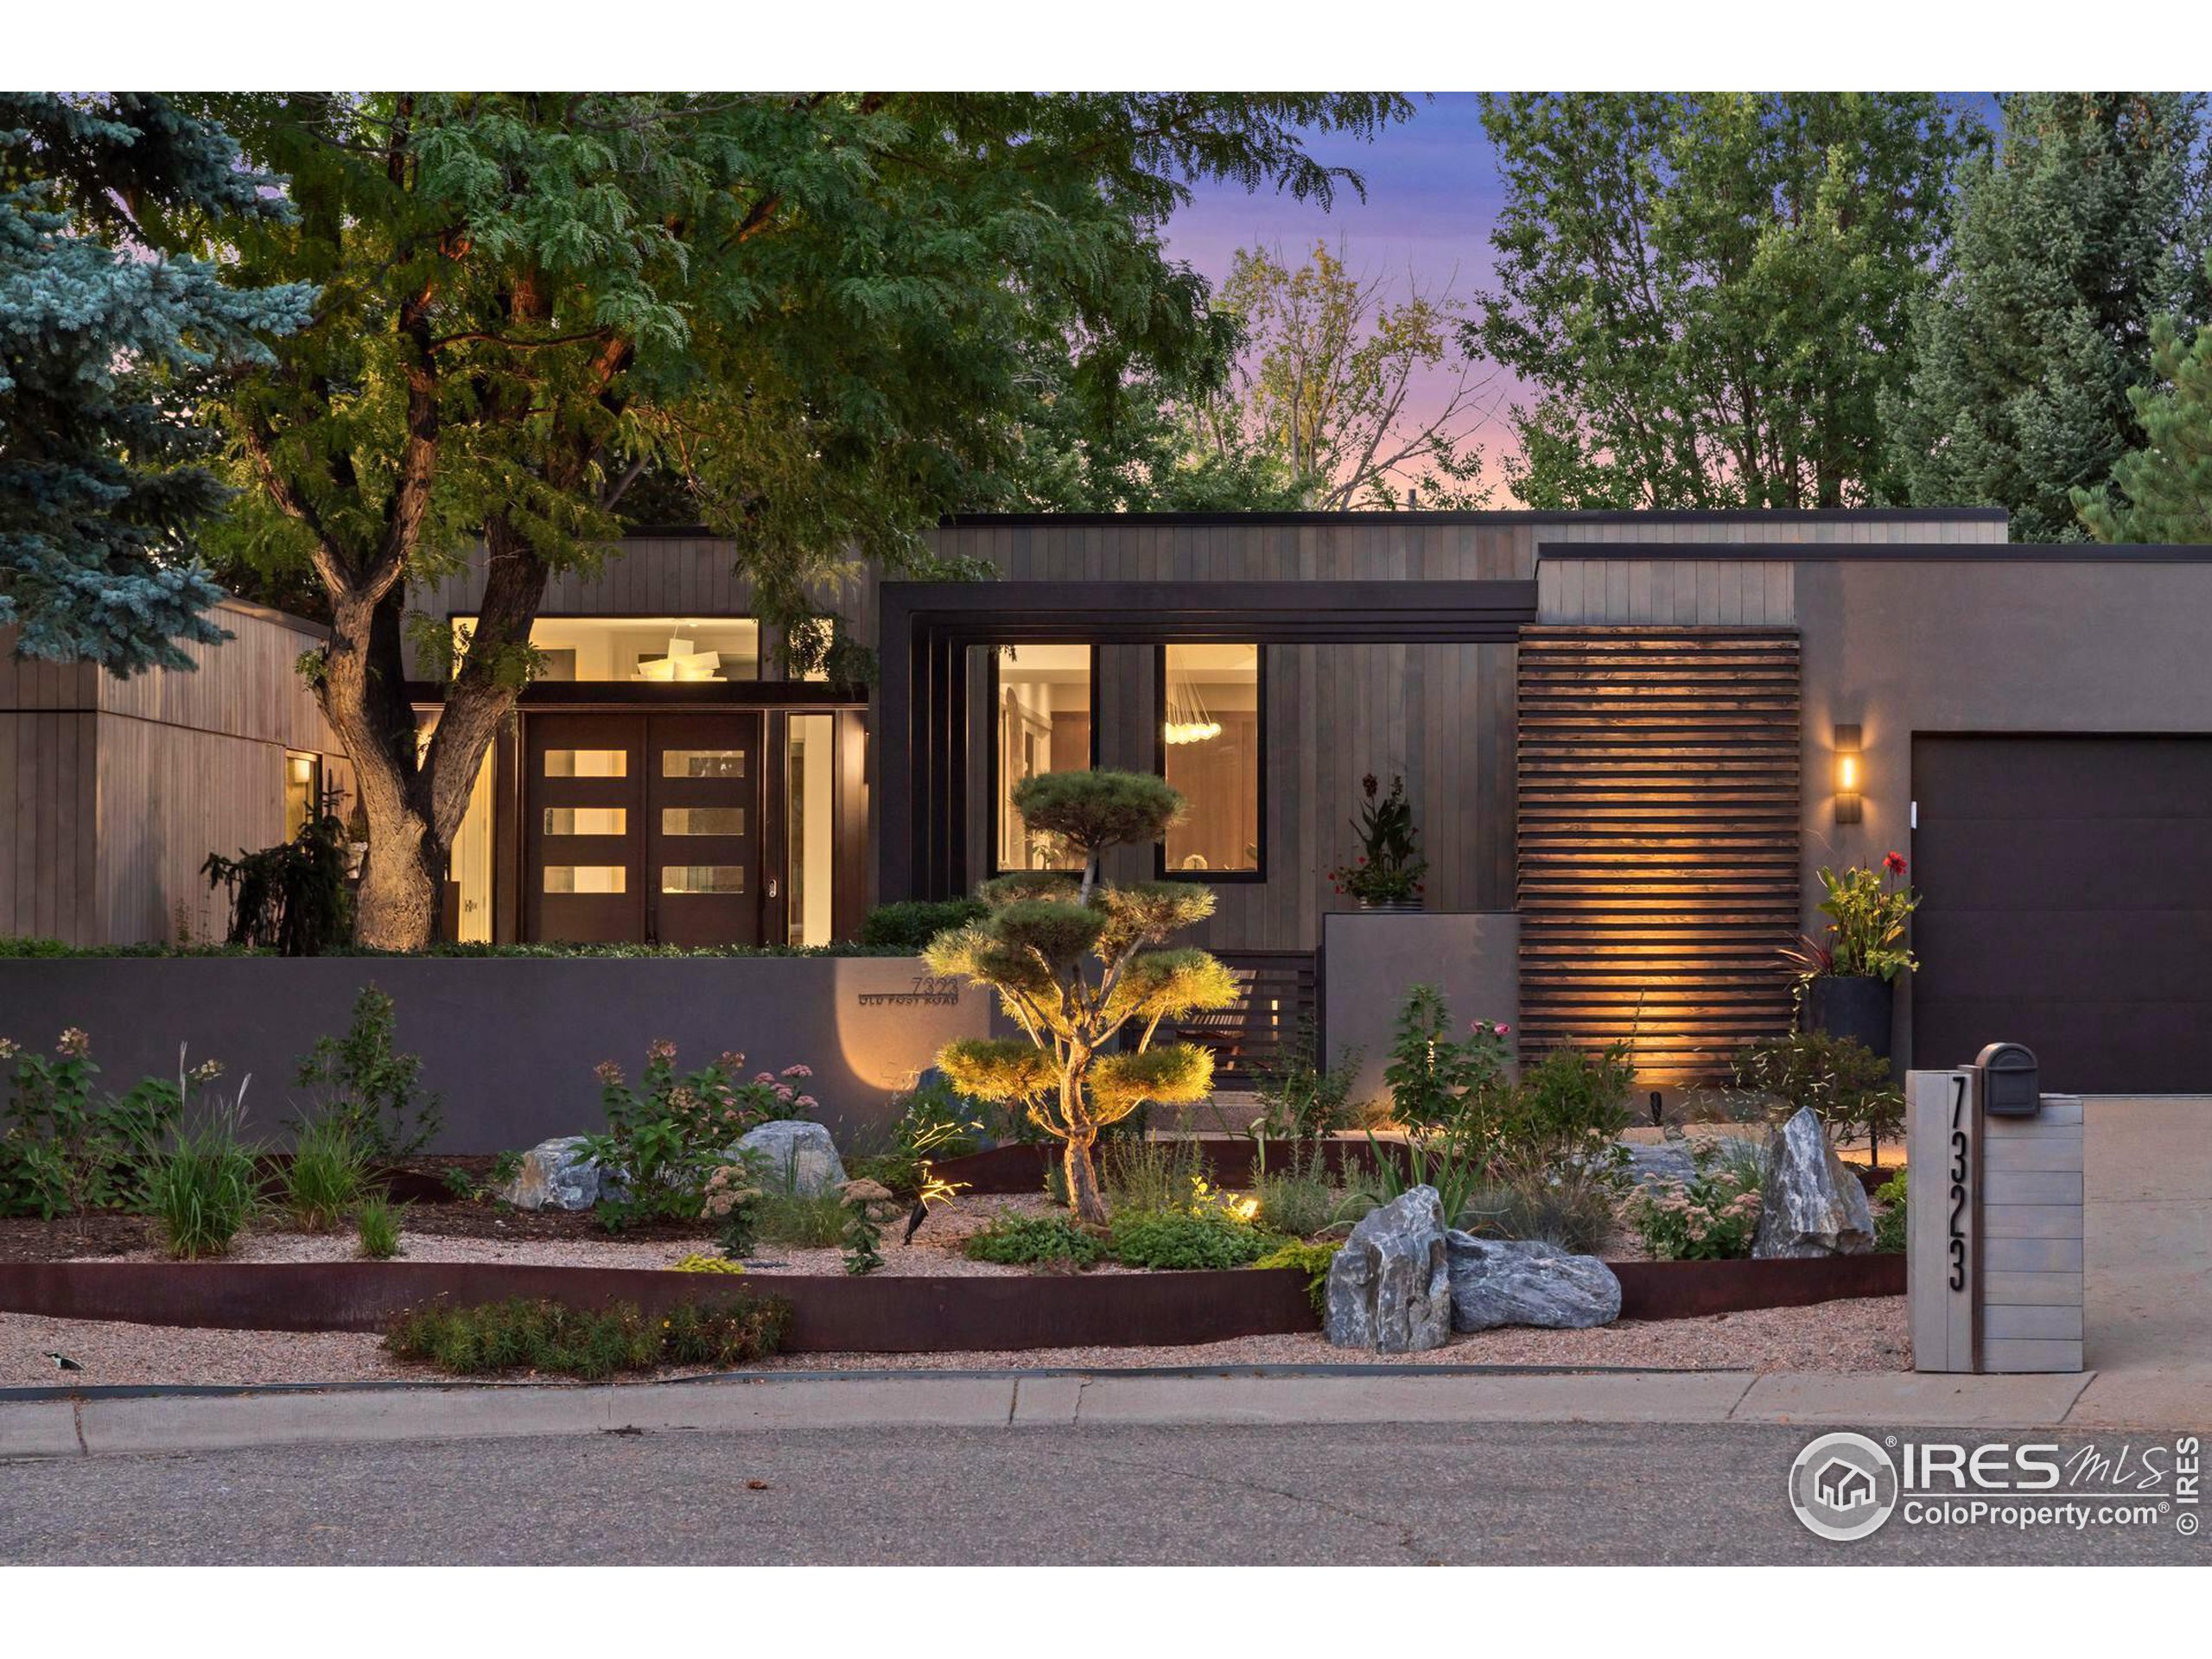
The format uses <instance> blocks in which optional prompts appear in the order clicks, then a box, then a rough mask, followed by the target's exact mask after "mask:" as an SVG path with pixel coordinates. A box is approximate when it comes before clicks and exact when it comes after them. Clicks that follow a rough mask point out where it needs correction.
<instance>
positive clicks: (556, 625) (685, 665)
mask: <svg viewBox="0 0 2212 1659" xmlns="http://www.w3.org/2000/svg"><path fill="white" fill-rule="evenodd" d="M475 621H476V619H475V618H474V617H473V616H457V617H455V618H454V620H453V630H454V651H455V652H460V651H461V650H462V649H463V648H465V646H466V645H467V641H468V635H469V632H470V630H471V629H472V628H473V627H474V625H475ZM530 643H531V645H535V646H536V647H537V649H538V650H539V651H540V652H543V654H544V662H543V671H542V672H541V673H540V674H539V675H538V678H539V680H540V681H541V682H558V681H568V680H594V681H606V680H621V681H627V682H629V683H632V684H636V685H687V684H696V683H698V682H700V681H702V680H757V679H759V678H760V623H758V622H756V621H754V620H753V619H752V618H751V617H742V616H741V617H716V618H709V619H703V620H702V619H701V618H697V617H681V616H542V617H540V618H538V619H537V621H535V622H534V623H532V624H531V629H530Z"/></svg>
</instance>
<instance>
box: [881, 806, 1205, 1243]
mask: <svg viewBox="0 0 2212 1659" xmlns="http://www.w3.org/2000/svg"><path fill="white" fill-rule="evenodd" d="M1014 807H1015V809H1016V810H1019V811H1020V814H1021V817H1022V820H1023V822H1024V823H1027V825H1028V826H1029V828H1030V829H1032V830H1033V831H1034V832H1035V833H1037V834H1038V835H1039V836H1046V837H1048V838H1049V839H1050V840H1051V841H1052V842H1055V843H1057V844H1058V846H1060V847H1062V848H1065V849H1068V850H1069V851H1071V852H1073V853H1076V854H1077V855H1080V856H1081V857H1082V859H1083V874H1082V876H1081V877H1080V878H1079V879H1078V880H1074V881H1071V880H1069V879H1068V877H1067V876H1066V875H1065V874H1060V873H1058V872H1052V871H1042V870H1038V871H1024V872H1021V873H1020V874H1014V875H1003V876H1001V877H999V878H998V879H997V880H992V881H987V882H985V883H984V884H983V885H982V887H980V888H978V889H977V891H976V896H977V897H978V898H979V899H982V902H983V905H984V906H985V910H986V913H985V915H984V916H983V918H982V919H981V920H980V921H976V922H971V923H969V925H966V926H965V927H961V928H957V929H950V930H948V931H945V932H943V933H940V934H938V936H937V937H936V938H933V939H931V941H930V944H929V948H928V950H926V951H925V956H926V957H927V958H928V961H929V964H930V970H931V972H932V973H938V974H945V975H954V974H957V975H960V976H963V977H965V978H967V979H969V980H970V981H972V982H975V983H976V984H979V985H988V986H989V987H990V988H992V989H994V990H995V991H996V992H997V993H998V994H999V1001H1000V1002H1001V1005H1002V1006H1003V1007H1005V1009H1006V1012H1007V1017H1008V1018H1010V1019H1012V1020H1014V1022H1015V1023H1016V1024H1017V1025H1019V1026H1020V1027H1021V1029H1022V1032H1023V1033H1024V1034H1023V1036H1022V1037H1021V1038H1020V1039H1012V1038H1007V1039H996V1038H969V1039H962V1040H960V1041H958V1042H955V1043H950V1044H947V1045H946V1046H945V1047H944V1050H943V1051H942V1052H940V1053H939V1054H938V1065H940V1066H942V1067H943V1068H944V1072H945V1075H946V1076H947V1077H950V1078H951V1079H952V1083H953V1086H954V1087H956V1088H957V1089H958V1090H961V1091H962V1092H963V1094H968V1095H972V1096H976V1098H978V1099H981V1100H990V1101H999V1102H1002V1103H1006V1104H1007V1105H1009V1106H1014V1107H1018V1108H1020V1109H1021V1110H1022V1111H1023V1112H1024V1113H1026V1114H1027V1116H1028V1118H1029V1120H1030V1121H1031V1122H1033V1123H1035V1124H1036V1125H1037V1126H1038V1128H1041V1129H1043V1130H1044V1131H1045V1132H1046V1133H1047V1134H1048V1135H1052V1136H1054V1137H1055V1138H1057V1139H1058V1141H1060V1142H1061V1143H1062V1145H1063V1147H1064V1148H1065V1164H1066V1169H1067V1187H1068V1207H1069V1208H1070V1209H1071V1210H1072V1211H1074V1212H1075V1215H1076V1218H1077V1220H1079V1221H1086V1222H1094V1223H1098V1224H1103V1223H1104V1222H1105V1221H1106V1219H1107V1216H1106V1203H1105V1199H1104V1198H1103V1197H1102V1196H1101V1195H1100V1193H1099V1190H1098V1177H1097V1173H1096V1170H1095V1169H1094V1168H1093V1166H1092V1164H1091V1159H1090V1153H1091V1148H1092V1147H1094V1146H1095V1145H1096V1143H1097V1141H1098V1135H1099V1131H1100V1130H1102V1129H1103V1128H1106V1127H1107V1126H1108V1125H1109V1124H1112V1123H1116V1122H1119V1121H1120V1120H1122V1118H1125V1117H1127V1116H1128V1115H1129V1114H1130V1113H1131V1112H1134V1111H1135V1110H1136V1109H1137V1108H1138V1107H1140V1106H1141V1105H1143V1104H1145V1103H1147V1102H1148V1101H1159V1102H1161V1103H1175V1102H1181V1101H1192V1100H1202V1099H1204V1098H1205V1096H1206V1094H1207V1092H1208V1091H1209V1090H1211V1088H1212V1087H1213V1056H1212V1055H1211V1054H1210V1053H1208V1052H1206V1051H1205V1049H1202V1048H1198V1047H1197V1046H1193V1045H1192V1044H1190V1043H1181V1042H1176V1043H1161V1044H1159V1045H1157V1046H1155V1045H1154V1041H1153V1039H1154V1036H1155V1035H1156V1034H1157V1033H1158V1032H1159V1030H1160V1022H1161V1021H1162V1020H1174V1019H1180V1018H1181V1017H1182V1016H1184V1015H1185V1014H1192V1013H1196V1012H1197V1011H1198V1010H1200V1009H1203V1008H1222V1007H1228V1006H1229V1005H1230V1003H1231V1002H1233V1001H1235V1000H1236V980H1235V979H1234V977H1233V976H1231V975H1230V971H1229V969H1226V968H1224V966H1223V965H1222V964H1221V963H1219V962H1217V960H1215V959H1214V958H1213V957H1211V956H1209V955H1207V954H1206V953H1205V951H1203V950H1189V949H1185V950H1158V949H1153V948H1150V947H1154V946H1158V945H1160V944H1163V943H1164V942H1165V941H1166V939H1167V938H1169V936H1170V935H1172V934H1173V933H1174V932H1176V931H1178V930H1179V929H1182V928H1185V927H1188V926H1190V925H1192V923H1194V922H1198V921H1201V920H1203V919H1205V918H1206V917H1208V916H1211V914H1212V913H1213V903H1214V900H1213V893H1212V890H1211V888H1207V887H1193V886H1191V885H1189V884H1187V883H1182V882H1165V881H1147V882H1141V883H1138V884H1135V885H1134V886H1129V887H1120V886H1116V885H1115V884H1113V883H1110V882H1108V881H1104V880H1101V879H1100V875H1099V859H1100V856H1101V855H1103V853H1104V852H1105V850H1106V849H1108V848H1109V847H1114V846H1120V845H1142V844H1145V843H1147V842H1154V841H1158V840H1159V839H1160V837H1161V836H1164V835H1165V834H1166V832H1167V827H1168V825H1169V824H1171V823H1174V822H1175V820H1176V819H1177V818H1179V817H1181V816H1182V811H1183V798H1182V797H1181V796H1180V795H1179V794H1178V793H1176V791H1173V789H1170V788H1169V787H1168V786H1167V785H1166V783H1164V782H1162V781H1161V780H1160V779H1157V778H1152V777H1147V776H1146V775H1144V774H1143V773H1141V772H1047V773H1046V774H1044V775H1043V776H1041V777H1036V778H1031V779H1026V780H1025V781H1023V782H1022V783H1020V784H1019V785H1016V786H1015V788H1014ZM1124 1033H1134V1034H1135V1043H1134V1044H1133V1045H1130V1046H1123V1047H1121V1048H1119V1049H1116V1048H1115V1047H1114V1045H1116V1043H1117V1041H1118V1040H1119V1039H1122V1036H1123V1034H1124Z"/></svg>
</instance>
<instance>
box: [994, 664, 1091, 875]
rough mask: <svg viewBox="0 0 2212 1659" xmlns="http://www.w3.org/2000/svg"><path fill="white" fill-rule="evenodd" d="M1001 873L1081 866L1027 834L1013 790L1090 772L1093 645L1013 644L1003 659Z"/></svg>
mask: <svg viewBox="0 0 2212 1659" xmlns="http://www.w3.org/2000/svg"><path fill="white" fill-rule="evenodd" d="M998 687H999V689H998V708H997V710H996V713H997V726H998V801H997V804H996V812H995V817H996V829H995V834H996V839H997V855H998V867H999V868H1001V869H1002V870H1075V869H1081V868H1083V865H1082V861H1081V860H1080V859H1077V858H1076V857H1074V856H1073V855H1070V854H1066V853H1061V852H1055V851H1054V850H1053V849H1050V848H1048V847H1046V845H1045V844H1043V843H1042V842H1039V840H1038V839H1037V838H1036V837H1034V836H1032V835H1031V834H1030V833H1029V829H1028V826H1027V825H1026V824H1024V823H1022V821H1021V815H1020V813H1019V812H1017V811H1015V810H1014V786H1015V785H1017V784H1020V782H1021V781H1022V780H1023V779H1027V778H1035V777H1039V776H1040V775H1042V774H1043V773H1046V772H1087V771H1089V770H1090V734H1091V719H1092V710H1091V683H1090V646H1089V645H1007V646H1005V647H1003V648H1001V650H1000V652H999V658H998Z"/></svg>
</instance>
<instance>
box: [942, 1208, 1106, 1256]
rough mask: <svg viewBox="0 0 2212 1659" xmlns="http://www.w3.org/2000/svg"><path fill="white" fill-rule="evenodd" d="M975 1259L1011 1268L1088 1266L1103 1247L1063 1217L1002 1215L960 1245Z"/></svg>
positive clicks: (1090, 1235)
mask: <svg viewBox="0 0 2212 1659" xmlns="http://www.w3.org/2000/svg"><path fill="white" fill-rule="evenodd" d="M961 1249H963V1251H965V1252H966V1254H967V1255H968V1257H969V1260H970V1261H975V1262H1000V1263H1002V1264H1004V1265H1007V1266H1011V1267H1061V1268H1087V1267H1090V1265H1091V1264H1092V1263H1094V1262H1099V1261H1103V1259H1104V1257H1105V1255H1106V1246H1105V1245H1104V1244H1103V1243H1101V1242H1100V1240H1099V1239H1098V1237H1097V1236H1096V1234H1093V1233H1088V1232H1085V1231H1084V1230H1083V1229H1081V1228H1080V1227H1077V1225H1076V1224H1074V1223H1073V1222H1071V1221H1070V1220H1069V1219H1068V1218H1067V1217H1065V1216H1001V1217H999V1218H998V1219H997V1220H995V1221H993V1222H991V1223H989V1224H988V1225H986V1226H983V1227H981V1228H979V1229H977V1230H976V1231H975V1232H972V1233H970V1234H969V1235H968V1238H967V1242H966V1243H963V1245H962V1246H961Z"/></svg>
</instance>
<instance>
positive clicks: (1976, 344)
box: [1882, 92, 2212, 542]
mask: <svg viewBox="0 0 2212 1659" xmlns="http://www.w3.org/2000/svg"><path fill="white" fill-rule="evenodd" d="M2002 108H2003V111H2004V118H2005V119H2004V136H2003V140H2002V143H2001V144H2000V145H1999V148H1998V149H1996V151H1995V152H1994V153H1993V154H1991V155H1988V156H1977V157H1975V158H1974V159H1973V160H1971V161H1970V162H1968V163H1967V167H1966V168H1965V169H1964V171H1963V173H1962V175H1961V188H1960V198H1959V213H1958V224H1957V228H1956V230H1955V232H1954V234H1953V237H1952V239H1951V243H1950V245H1949V247H1948V250H1947V251H1946V254H1945V257H1944V260H1943V270H1942V282H1941V284H1940V285H1939V286H1938V287H1936V288H1934V289H1930V290H1929V291H1928V292H1927V293H1925V294H1923V296H1921V299H1920V302H1919V303H1918V306H1917V316H1916V322H1915V327H1914V331H1913V354H1914V359H1915V360H1914V366H1913V371H1912V376H1911V378H1910V381H1909V382H1908V383H1906V384H1905V385H1901V386H1897V387H1895V388H1893V389H1892V390H1891V392H1890V393H1889V394H1887V395H1886V396H1885V397H1884V399H1883V405H1882V407H1883V414H1884V418H1885V422H1886V423H1887V424H1888V426H1889V429H1890V433H1891V442H1892V446H1893V448H1894V452H1895V457H1896V469H1897V478H1898V488H1899V493H1900V495H1901V498H1902V499H1905V500H1908V501H1910V502H1913V503H1915V504H1917V505H1988V506H2001V507H2004V508H2005V509H2007V510H2008V511H2009V512H2010V513H2011V515H2012V538H2013V539H2014V540H2015V541H2021V542H2077V541H2082V540H2084V539H2086V537H2087V535H2088V531H2086V530H2085V529H2084V527H2083V525H2082V522H2081V519H2080V518H2079V517H2078V516H2077V515H2076V513H2075V508H2074V503H2073V499H2072V496H2073V493H2074V492H2075V491H2076V490H2089V491H2094V490H2096V489H2098V488H2099V487H2100V486H2103V485H2105V484H2106V483H2107V480H2109V479H2110V477H2111V474H2112V469H2113V463H2114V462H2115V461H2118V460H2119V459H2120V456H2121V455H2122V454H2126V452H2127V451H2128V450H2130V449H2134V448H2141V447H2142V446H2143V445H2144V443H2145V432H2144V429H2143V424H2142V423H2141V421H2140V420H2139V418H2138V416H2137V415H2136V413H2135V407H2134V404H2133V401H2132V395H2133V393H2134V392H2136V391H2139V389H2142V388H2144V387H2146V386H2148V385H2150V384H2151V382H2152V365H2151V327H2152V322H2153V321H2154V320H2155V319H2157V318H2158V317H2160V316H2163V315H2174V316H2177V317H2182V318H2188V319H2196V318H2201V317H2203V316H2204V315H2206V314H2207V307H2208V299H2212V294H2208V287H2207V283H2206V279H2205V273H2204V270H2203V267H2202V263H2201V261H2202V257H2203V251H2204V250H2205V249H2206V248H2207V247H2208V246H2212V156H2208V155H2207V153H2206V149H2207V139H2208V137H2212V134H2208V132H2207V130H2206V126H2205V121H2204V109H2205V100H2204V99H2203V98H2202V96H2201V95H2197V94H2193V93H2181V92H2017V93H2013V94H2012V95H2010V96H2008V97H2007V98H2005V99H2004V100H2003V102H2002ZM2112 505H2113V507H2115V508H2120V509H2124V507H2125V500H2124V498H2121V499H2115V500H2113V503H2112Z"/></svg>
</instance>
